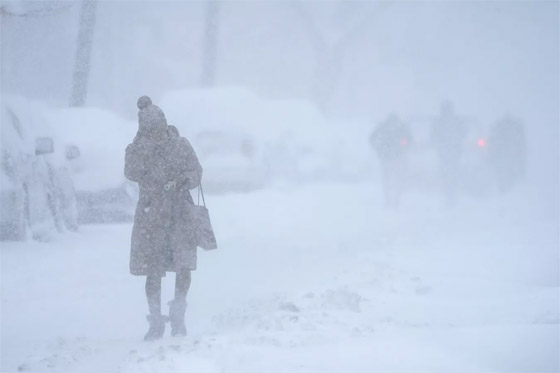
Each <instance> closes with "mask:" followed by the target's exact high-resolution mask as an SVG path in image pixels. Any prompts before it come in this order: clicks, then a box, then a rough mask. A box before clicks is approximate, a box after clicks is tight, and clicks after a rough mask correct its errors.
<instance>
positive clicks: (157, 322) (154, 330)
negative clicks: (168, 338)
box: [144, 315, 169, 341]
mask: <svg viewBox="0 0 560 373" xmlns="http://www.w3.org/2000/svg"><path fill="white" fill-rule="evenodd" d="M146 319H147V320H148V322H149V323H150V329H149V330H148V333H146V335H145V336H144V340H145V341H155V340H156V339H160V338H161V337H163V333H165V323H166V322H167V321H168V320H169V318H168V317H167V316H163V315H148V316H146Z"/></svg>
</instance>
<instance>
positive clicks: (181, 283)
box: [175, 269, 191, 301]
mask: <svg viewBox="0 0 560 373" xmlns="http://www.w3.org/2000/svg"><path fill="white" fill-rule="evenodd" d="M190 286H191V271H190V269H182V270H180V271H178V272H177V273H176V275H175V300H176V301H186V300H187V293H188V292H189V287H190Z"/></svg>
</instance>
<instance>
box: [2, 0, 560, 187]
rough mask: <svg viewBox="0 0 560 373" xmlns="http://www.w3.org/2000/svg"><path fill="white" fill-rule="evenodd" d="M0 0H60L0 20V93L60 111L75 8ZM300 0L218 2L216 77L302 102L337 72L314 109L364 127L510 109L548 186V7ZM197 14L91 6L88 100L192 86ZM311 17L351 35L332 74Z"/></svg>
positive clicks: (16, 9) (553, 147)
mask: <svg viewBox="0 0 560 373" xmlns="http://www.w3.org/2000/svg"><path fill="white" fill-rule="evenodd" d="M3 4H5V6H6V7H7V9H9V10H10V11H11V12H13V13H22V12H25V11H26V10H29V9H37V8H42V7H45V6H47V5H49V4H50V6H52V7H53V8H55V9H56V8H57V7H58V8H60V7H61V6H62V7H63V9H62V10H60V11H58V12H54V13H53V14H51V15H49V16H45V17H33V18H29V17H17V16H2V18H1V20H2V36H1V38H2V40H1V41H2V50H1V51H2V92H3V93H20V94H24V95H27V96H31V97H35V98H38V99H44V100H48V101H50V102H53V103H57V104H61V105H65V104H66V103H67V101H68V97H69V95H70V87H71V76H72V68H73V63H74V55H75V40H76V36H77V23H78V14H79V6H78V5H79V4H77V3H75V2H54V3H53V2H48V1H43V2H21V1H16V2H14V1H8V2H4V3H3ZM72 4H74V6H73V7H67V5H72ZM301 4H302V5H301V7H300V8H299V9H303V11H304V13H305V14H307V16H306V17H302V13H301V12H298V8H297V6H294V3H293V2H290V1H287V2H283V1H259V2H257V1H243V2H240V1H231V2H225V3H222V7H221V10H220V19H219V37H218V63H217V82H216V84H217V85H243V86H247V87H249V88H251V89H253V90H255V91H256V92H257V93H259V94H261V95H262V96H264V97H270V98H302V99H309V100H313V99H314V97H315V96H314V94H313V92H314V91H313V87H314V86H316V85H317V84H319V85H321V84H328V83H329V82H328V81H327V80H328V79H322V77H325V76H327V77H328V76H330V75H332V76H335V75H336V77H338V78H337V79H335V82H336V86H335V87H336V88H335V89H334V90H333V97H332V99H330V100H329V101H328V105H327V113H329V114H331V115H334V116H336V117H338V118H352V119H361V120H367V121H376V120H379V119H381V118H383V117H384V116H385V115H386V114H387V113H389V112H392V111H396V112H398V113H400V114H401V115H402V116H403V117H405V118H406V117H414V116H426V115H433V114H434V113H435V112H436V111H437V109H438V106H439V103H440V101H441V100H442V99H444V98H449V99H452V100H454V101H455V103H456V107H457V110H458V111H459V112H461V113H463V114H465V115H469V116H472V117H475V118H477V119H478V120H479V121H481V122H483V123H487V124H489V123H491V122H493V121H494V120H496V119H497V118H498V117H499V116H502V115H503V114H505V113H506V112H509V113H512V114H513V115H516V116H519V117H521V118H523V119H524V120H525V122H526V124H527V126H528V127H529V129H530V131H529V135H530V136H529V142H530V148H531V149H532V153H531V157H532V160H533V163H534V164H535V165H536V166H534V167H533V168H532V169H533V171H534V172H536V174H538V175H540V176H539V177H541V179H542V180H541V181H542V182H543V183H548V184H550V183H552V184H553V185H556V186H558V167H559V165H558V126H559V122H560V117H559V109H558V108H559V104H558V103H559V101H560V95H559V82H560V73H559V64H560V58H559V53H560V51H559V43H560V41H559V31H558V30H559V3H558V2H557V1H534V2H531V1H485V2H482V1H465V2H462V1H461V2H458V1H457V2H456V1H453V2H445V1H421V2H411V1H395V2H389V1H388V2H383V3H379V2H365V1H364V2H359V1H356V2H345V3H339V2H303V3H301ZM203 14H204V3H203V2H154V1H143V2H137V1H101V2H100V3H99V5H98V13H97V28H96V30H95V38H94V46H93V60H92V71H91V82H90V91H89V97H88V104H89V105H95V106H100V107H105V108H109V109H111V110H115V111H117V112H119V113H121V114H124V115H125V116H127V117H128V118H134V117H135V115H136V108H135V105H134V103H135V100H136V98H137V97H138V96H139V95H141V94H149V95H151V96H152V97H154V99H155V101H156V102H157V99H158V98H159V97H161V96H162V95H163V94H164V93H165V92H166V91H169V90H174V89H182V88H189V87H191V88H192V87H196V86H197V85H198V82H199V79H200V72H201V54H202V35H203V27H204V17H203ZM310 23H312V24H313V25H314V27H315V29H316V30H317V31H318V34H319V35H320V36H321V38H322V39H323V40H324V42H325V45H327V46H332V45H336V42H337V40H339V39H340V37H341V36H342V35H345V33H346V32H347V31H348V30H353V32H351V33H350V36H349V37H348V38H347V39H346V41H345V42H344V43H342V45H343V47H342V48H341V49H340V50H338V52H337V53H335V54H334V55H335V59H334V61H335V62H336V61H338V62H339V64H338V65H336V64H335V70H329V66H330V65H329V64H328V62H327V61H326V59H325V58H322V57H324V55H320V54H318V53H317V49H316V44H314V43H313V40H314V39H313V38H312V36H311V33H310V32H309V30H310V28H309V24H310ZM318 56H319V57H318ZM336 56H338V57H339V58H338V59H336ZM331 67H332V66H331ZM336 68H338V70H336ZM318 69H325V70H323V73H324V74H323V75H316V72H317V71H318ZM325 71H326V73H325ZM333 71H334V72H333ZM539 167H540V171H538V170H539ZM551 175H552V176H551Z"/></svg>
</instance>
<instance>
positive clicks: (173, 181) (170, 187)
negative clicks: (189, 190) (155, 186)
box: [163, 180, 177, 190]
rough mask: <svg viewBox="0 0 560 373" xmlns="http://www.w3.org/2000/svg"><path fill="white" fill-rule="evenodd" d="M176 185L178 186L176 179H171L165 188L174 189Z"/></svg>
mask: <svg viewBox="0 0 560 373" xmlns="http://www.w3.org/2000/svg"><path fill="white" fill-rule="evenodd" d="M176 186H177V182H176V181H175V180H171V181H169V182H167V184H165V186H164V187H163V189H165V190H172V189H175V187H176Z"/></svg>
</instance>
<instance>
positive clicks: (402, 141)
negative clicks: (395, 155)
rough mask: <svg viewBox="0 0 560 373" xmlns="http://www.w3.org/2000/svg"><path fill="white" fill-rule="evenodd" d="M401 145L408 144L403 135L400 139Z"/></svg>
mask: <svg viewBox="0 0 560 373" xmlns="http://www.w3.org/2000/svg"><path fill="white" fill-rule="evenodd" d="M401 145H402V146H407V145H408V139H407V138H406V137H403V138H402V139H401Z"/></svg>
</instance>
